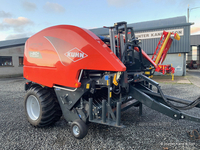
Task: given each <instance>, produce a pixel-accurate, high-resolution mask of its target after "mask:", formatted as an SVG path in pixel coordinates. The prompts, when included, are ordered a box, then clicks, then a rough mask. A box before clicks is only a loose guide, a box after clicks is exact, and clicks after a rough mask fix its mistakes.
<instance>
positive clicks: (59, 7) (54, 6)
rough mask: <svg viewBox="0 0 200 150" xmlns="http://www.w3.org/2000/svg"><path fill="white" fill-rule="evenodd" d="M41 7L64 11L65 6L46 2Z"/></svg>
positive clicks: (48, 9)
mask: <svg viewBox="0 0 200 150" xmlns="http://www.w3.org/2000/svg"><path fill="white" fill-rule="evenodd" d="M43 8H44V10H45V11H47V12H56V13H63V12H65V8H64V7H63V6H61V5H59V4H57V3H50V2H46V4H45V5H44V6H43Z"/></svg>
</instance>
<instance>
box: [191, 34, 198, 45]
mask: <svg viewBox="0 0 200 150" xmlns="http://www.w3.org/2000/svg"><path fill="white" fill-rule="evenodd" d="M190 45H200V34H197V35H191V36H190Z"/></svg>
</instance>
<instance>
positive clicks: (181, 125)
mask: <svg viewBox="0 0 200 150" xmlns="http://www.w3.org/2000/svg"><path fill="white" fill-rule="evenodd" d="M154 79H155V80H156V81H158V82H160V85H161V86H162V89H163V91H164V93H165V94H168V95H171V96H176V97H179V98H184V99H189V100H194V99H196V98H198V97H199V96H200V86H198V83H199V82H200V79H199V77H194V76H191V75H189V74H188V75H187V76H186V77H182V78H181V77H180V80H185V81H186V80H187V81H189V82H187V83H186V82H181V83H178V80H179V79H178V78H175V81H172V82H171V81H170V79H168V78H166V79H164V80H161V79H160V78H159V77H157V78H156V77H154ZM180 80H179V81H180ZM24 83H25V80H24V79H23V78H0V116H1V118H0V149H3V150H4V149H5V150H8V149H17V150H18V149H31V150H32V149H33V150H37V149H45V150H46V149H49V150H52V149H66V150H68V149H69V150H70V149H75V150H81V149H83V150H84V149H85V150H93V149H102V150H103V149H105V150H107V149H110V150H116V149H124V150H127V149H138V150H140V149H142V150H144V149H146V150H150V149H152V150H162V149H167V148H168V149H169V150H170V149H178V150H183V149H184V150H192V149H200V140H196V141H191V140H190V139H189V138H188V137H187V136H186V132H187V131H192V130H194V129H197V128H200V123H196V122H190V121H185V120H181V121H176V120H173V119H171V118H169V117H167V116H165V115H162V114H161V113H159V112H156V111H154V110H151V109H149V108H147V107H145V106H144V107H143V116H141V117H139V116H138V108H135V107H133V108H131V109H129V110H126V111H125V112H123V113H122V122H123V124H124V125H125V126H126V128H123V129H119V128H115V127H110V126H104V125H99V124H94V123H91V124H89V125H88V126H89V132H88V135H87V136H86V137H85V138H84V139H81V140H77V139H75V138H74V137H73V136H72V135H71V133H70V126H69V125H68V124H67V122H66V121H65V120H64V119H62V118H61V119H60V121H58V122H57V123H55V124H54V125H52V126H50V127H45V128H35V127H33V126H31V125H30V124H29V123H28V121H27V120H26V117H25V113H24V107H23V102H24V95H25V91H24ZM194 83H195V84H194ZM199 85H200V84H199ZM187 112H188V113H189V114H191V115H195V116H199V117H200V111H199V110H198V109H196V108H195V109H193V110H190V111H187Z"/></svg>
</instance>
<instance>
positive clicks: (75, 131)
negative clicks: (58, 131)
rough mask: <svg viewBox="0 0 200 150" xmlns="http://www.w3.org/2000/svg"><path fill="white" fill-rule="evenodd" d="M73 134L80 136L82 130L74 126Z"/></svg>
mask: <svg viewBox="0 0 200 150" xmlns="http://www.w3.org/2000/svg"><path fill="white" fill-rule="evenodd" d="M73 133H74V135H76V136H78V135H79V134H80V129H79V127H78V126H77V125H74V126H73Z"/></svg>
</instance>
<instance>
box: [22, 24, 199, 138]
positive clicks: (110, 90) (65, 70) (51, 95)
mask: <svg viewBox="0 0 200 150" xmlns="http://www.w3.org/2000/svg"><path fill="white" fill-rule="evenodd" d="M121 26H124V27H123V28H121ZM109 28H110V38H106V37H100V38H101V39H100V38H99V37H98V36H96V35H95V34H94V33H92V32H91V31H89V30H86V29H82V28H79V27H76V26H71V25H59V26H54V27H50V28H47V29H44V30H42V31H40V32H39V33H37V34H35V35H33V36H32V37H30V38H29V39H28V40H27V42H26V44H25V51H24V77H25V78H26V79H27V80H29V81H30V82H27V83H26V85H25V90H26V91H27V94H26V96H25V103H24V104H25V112H26V115H27V118H28V121H29V122H30V123H31V124H32V125H33V126H36V127H42V126H46V125H49V124H52V123H54V122H56V121H58V120H59V119H60V117H61V115H63V116H64V118H65V120H66V121H67V122H69V124H70V125H71V131H72V134H73V135H74V136H75V137H76V138H79V139H80V138H83V137H85V136H86V134H87V130H88V128H87V123H89V122H93V123H100V124H105V125H111V126H115V127H123V125H122V123H121V111H124V110H126V109H128V108H130V107H132V106H135V107H139V112H140V114H141V113H142V104H144V105H146V106H148V107H150V108H151V109H154V110H156V111H158V112H161V113H163V114H165V115H167V116H169V117H171V118H173V119H187V120H192V121H197V122H200V119H199V118H195V117H192V116H189V115H187V114H185V113H182V112H181V111H180V109H190V108H193V107H199V106H200V105H199V101H200V100H199V99H197V100H195V101H193V102H191V101H188V100H182V99H178V98H174V97H170V96H166V95H164V94H163V92H162V90H161V88H160V86H159V84H158V83H157V82H155V81H153V80H152V79H150V78H148V77H147V75H145V72H148V71H149V72H151V73H149V74H148V75H151V74H152V70H155V69H156V67H157V64H155V62H154V61H153V60H152V59H150V58H149V57H148V56H147V55H146V53H145V52H144V51H143V50H142V49H141V48H140V46H139V40H138V39H135V36H134V33H133V30H132V28H127V25H126V22H119V23H116V24H114V26H113V27H109ZM113 29H115V31H116V32H117V35H118V36H117V38H115V34H114V30H113ZM128 33H130V34H128ZM120 34H124V36H125V38H124V39H123V38H122V39H123V40H121V41H120ZM170 35H171V34H170ZM170 35H169V36H170ZM128 36H129V37H128ZM168 38H169V37H168ZM108 46H109V47H108ZM160 58H162V57H161V56H160ZM158 61H159V60H158ZM152 86H155V87H156V88H157V92H154V91H153V90H152ZM171 101H173V102H177V103H181V104H184V106H180V105H179V106H175V105H174V104H172V103H171Z"/></svg>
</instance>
